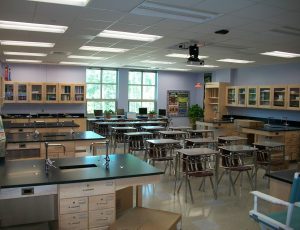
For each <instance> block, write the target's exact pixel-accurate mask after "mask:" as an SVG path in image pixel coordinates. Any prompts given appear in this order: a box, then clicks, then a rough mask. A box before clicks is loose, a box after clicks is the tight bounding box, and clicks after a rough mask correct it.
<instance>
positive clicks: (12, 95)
mask: <svg viewBox="0 0 300 230" xmlns="http://www.w3.org/2000/svg"><path fill="white" fill-rule="evenodd" d="M3 88H4V103H14V102H15V101H16V87H15V83H14V82H11V81H9V82H4V87H3Z"/></svg>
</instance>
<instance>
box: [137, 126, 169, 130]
mask: <svg viewBox="0 0 300 230" xmlns="http://www.w3.org/2000/svg"><path fill="white" fill-rule="evenodd" d="M141 128H142V129H145V130H159V129H165V128H166V127H164V126H154V125H150V126H141Z"/></svg>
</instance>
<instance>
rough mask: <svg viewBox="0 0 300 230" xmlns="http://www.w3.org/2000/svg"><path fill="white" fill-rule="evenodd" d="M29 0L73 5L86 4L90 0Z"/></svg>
mask: <svg viewBox="0 0 300 230" xmlns="http://www.w3.org/2000/svg"><path fill="white" fill-rule="evenodd" d="M29 1H32V2H46V3H54V4H63V5H72V6H86V5H87V4H88V3H89V1H90V0H29Z"/></svg>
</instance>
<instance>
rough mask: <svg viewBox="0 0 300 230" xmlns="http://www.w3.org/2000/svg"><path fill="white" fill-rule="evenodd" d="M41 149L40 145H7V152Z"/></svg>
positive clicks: (30, 143)
mask: <svg viewBox="0 0 300 230" xmlns="http://www.w3.org/2000/svg"><path fill="white" fill-rule="evenodd" d="M40 147H41V145H40V143H33V142H29V143H9V144H7V147H6V149H7V150H19V149H39V148H40Z"/></svg>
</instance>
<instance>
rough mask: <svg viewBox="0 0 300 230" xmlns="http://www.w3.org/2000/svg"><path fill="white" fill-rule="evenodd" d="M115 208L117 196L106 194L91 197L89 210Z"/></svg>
mask: <svg viewBox="0 0 300 230" xmlns="http://www.w3.org/2000/svg"><path fill="white" fill-rule="evenodd" d="M114 207H115V194H114V193H112V194H106V195H99V196H91V197H89V210H90V211H92V210H99V209H100V210H102V209H106V208H114Z"/></svg>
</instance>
